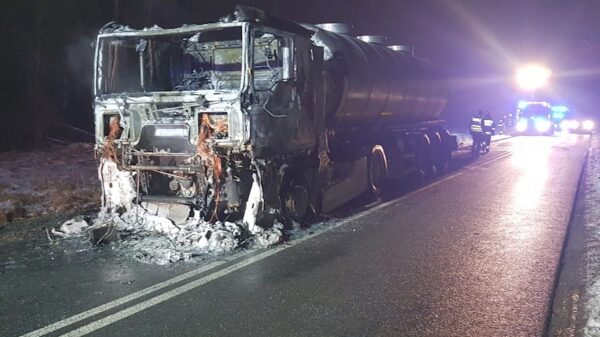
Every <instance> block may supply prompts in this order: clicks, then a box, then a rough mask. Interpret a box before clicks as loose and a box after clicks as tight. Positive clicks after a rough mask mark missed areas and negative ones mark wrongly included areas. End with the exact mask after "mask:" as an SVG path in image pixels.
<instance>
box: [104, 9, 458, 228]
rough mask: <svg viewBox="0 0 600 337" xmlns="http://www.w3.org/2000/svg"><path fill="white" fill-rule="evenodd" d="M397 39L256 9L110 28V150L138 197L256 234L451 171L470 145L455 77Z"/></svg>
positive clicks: (106, 70) (106, 82) (106, 113)
mask: <svg viewBox="0 0 600 337" xmlns="http://www.w3.org/2000/svg"><path fill="white" fill-rule="evenodd" d="M384 42H385V39H383V38H382V37H378V36H360V37H354V36H353V35H352V32H351V29H350V26H349V25H345V24H339V23H329V24H320V25H307V24H298V23H295V22H292V21H287V20H283V19H280V18H276V17H272V16H269V15H267V14H265V13H264V12H262V11H260V10H257V9H253V8H248V7H238V8H237V11H236V12H235V15H234V16H231V17H227V18H225V19H224V20H222V21H221V22H217V23H209V24H203V25H186V26H182V27H180V28H174V29H161V28H157V27H154V28H148V29H143V30H134V29H131V28H129V27H126V26H120V25H115V24H110V25H108V26H106V27H104V28H103V29H102V30H101V32H100V34H99V35H98V38H97V42H96V57H95V85H94V88H95V101H94V103H95V124H96V140H97V143H96V151H97V154H98V156H99V158H104V160H110V161H112V162H115V163H116V164H117V167H118V170H119V172H126V173H128V174H130V178H128V180H129V181H130V182H131V183H132V184H133V190H134V191H135V193H134V195H133V200H132V202H135V203H159V204H166V205H184V206H185V207H188V212H189V209H197V210H201V212H202V215H203V216H204V218H205V219H207V220H220V219H225V218H227V219H235V218H239V219H243V221H244V222H246V223H247V224H248V225H249V226H250V227H252V225H253V224H255V223H257V222H260V219H261V218H262V217H263V216H264V215H265V214H273V213H281V214H283V215H285V216H288V217H291V218H293V219H296V220H299V221H302V220H303V219H305V218H306V217H307V215H309V214H311V213H327V212H330V211H332V210H334V209H335V208H337V207H339V206H340V205H342V204H344V203H346V202H348V201H350V200H352V199H353V198H356V197H357V196H359V195H361V194H364V193H371V194H375V195H376V194H378V193H381V191H382V190H383V189H384V188H385V187H386V182H387V181H388V180H389V179H399V178H405V177H413V178H419V179H420V178H426V177H428V176H432V175H434V174H436V173H441V172H444V171H445V170H446V169H447V168H448V165H449V162H450V159H451V152H452V151H453V150H455V149H456V147H457V142H456V137H455V136H453V135H450V134H449V133H448V132H447V131H446V129H445V128H444V125H443V122H442V121H441V120H439V116H440V113H441V112H442V110H443V108H444V106H445V104H446V96H447V95H446V89H447V88H446V81H445V78H444V76H443V74H442V72H441V71H440V70H439V69H438V68H437V67H435V66H434V65H433V64H432V63H431V62H429V61H427V60H425V59H423V58H421V57H418V56H415V55H414V54H413V51H412V49H411V48H407V47H404V46H386V45H385V44H384ZM103 180H104V182H103V186H104V188H105V194H106V191H107V190H109V189H110V188H113V186H114V184H112V182H108V181H107V179H103ZM106 201H107V200H105V203H106ZM117 206H118V205H112V204H110V202H109V203H107V204H106V207H109V208H110V207H113V208H114V207H117Z"/></svg>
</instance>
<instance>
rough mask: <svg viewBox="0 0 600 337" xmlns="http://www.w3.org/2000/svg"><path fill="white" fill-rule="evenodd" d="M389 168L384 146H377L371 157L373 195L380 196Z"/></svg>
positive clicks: (370, 189) (370, 185)
mask: <svg viewBox="0 0 600 337" xmlns="http://www.w3.org/2000/svg"><path fill="white" fill-rule="evenodd" d="M387 172H388V166H387V159H386V157H385V152H384V151H383V146H381V145H375V146H373V149H371V155H370V156H369V176H368V178H369V191H370V193H371V194H372V195H375V196H378V195H379V194H381V191H382V190H383V186H385V181H386V178H387Z"/></svg>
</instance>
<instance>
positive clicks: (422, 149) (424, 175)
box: [415, 134, 434, 181]
mask: <svg viewBox="0 0 600 337" xmlns="http://www.w3.org/2000/svg"><path fill="white" fill-rule="evenodd" d="M416 137H417V139H416V141H415V142H416V144H415V147H416V159H417V175H418V178H419V179H420V180H421V181H427V180H429V179H431V177H433V173H434V167H433V162H432V160H431V155H432V151H431V140H430V139H429V137H428V136H427V134H422V135H418V136H416Z"/></svg>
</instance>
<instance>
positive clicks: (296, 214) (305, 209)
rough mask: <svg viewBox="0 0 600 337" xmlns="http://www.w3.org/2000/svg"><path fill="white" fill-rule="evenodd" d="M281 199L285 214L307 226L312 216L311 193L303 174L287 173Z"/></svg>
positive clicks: (282, 185) (283, 182)
mask: <svg viewBox="0 0 600 337" xmlns="http://www.w3.org/2000/svg"><path fill="white" fill-rule="evenodd" d="M280 197H281V204H282V206H283V207H282V211H283V214H284V215H285V216H287V217H289V218H291V219H293V220H295V221H297V222H299V223H300V224H301V225H305V222H306V221H308V218H309V215H310V214H311V212H310V210H311V207H310V191H309V187H308V183H307V182H306V179H305V178H304V176H303V175H302V174H301V173H292V172H288V173H286V175H285V176H284V178H283V181H282V184H281V190H280Z"/></svg>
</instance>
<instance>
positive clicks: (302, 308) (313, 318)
mask: <svg viewBox="0 0 600 337" xmlns="http://www.w3.org/2000/svg"><path fill="white" fill-rule="evenodd" d="M586 149H587V140H586V139H584V137H581V136H574V137H567V138H559V137H554V138H551V137H518V138H513V139H509V140H505V141H502V142H499V143H497V144H495V149H494V150H493V151H492V152H491V153H490V154H489V155H487V156H486V157H484V158H483V159H481V160H480V161H479V162H476V163H474V164H472V165H471V166H469V167H467V168H465V169H462V170H460V171H459V172H457V173H455V174H452V175H450V176H448V177H446V178H443V179H442V180H440V181H438V182H436V183H434V184H432V185H430V186H429V187H426V188H424V189H421V190H418V191H415V192H413V193H410V194H408V195H406V196H404V197H402V198H399V199H397V200H394V201H391V202H388V203H385V204H382V205H379V206H377V207H374V208H372V209H370V210H368V211H366V212H365V213H364V214H361V215H360V216H355V217H352V218H350V219H347V220H346V221H344V222H340V223H339V224H338V225H336V226H335V228H333V229H331V230H329V231H327V232H324V233H322V234H319V235H315V236H314V237H310V236H309V237H307V238H306V239H303V240H298V241H297V242H295V243H294V242H292V243H291V244H289V245H283V246H279V247H277V248H274V249H270V250H267V251H266V252H244V253H243V254H241V255H240V256H239V258H237V259H236V256H231V257H229V258H230V259H231V260H230V261H225V262H223V264H221V265H219V266H216V267H214V268H212V269H210V270H200V271H197V272H194V270H196V269H198V268H199V265H181V266H171V267H159V266H146V265H139V264H137V265H136V264H133V265H132V264H131V262H123V261H121V260H119V259H117V260H114V258H113V257H112V255H111V252H110V251H104V252H103V251H100V252H97V253H96V254H93V255H91V257H89V258H88V260H86V259H85V258H83V259H82V258H81V257H78V258H76V259H75V260H76V261H75V263H70V264H67V262H69V259H68V258H67V257H65V254H59V255H60V257H59V258H57V259H55V260H53V261H52V262H49V263H46V261H45V260H44V259H43V258H41V257H40V258H39V262H38V263H29V264H24V265H22V266H21V265H20V264H19V263H15V266H14V267H11V268H9V269H7V268H6V267H4V269H3V270H2V273H1V274H0V296H2V297H1V298H0V299H1V302H2V303H0V304H1V306H0V321H1V322H2V327H1V328H0V329H1V330H0V334H2V335H4V334H6V335H9V336H10V335H20V334H23V333H26V332H29V331H33V330H35V329H38V328H43V329H44V327H46V326H47V325H49V324H51V323H54V322H57V321H60V320H63V319H65V318H69V317H72V315H75V314H78V313H80V312H82V311H84V310H87V309H90V308H93V307H95V306H97V305H100V304H104V303H107V302H109V301H111V300H113V299H118V298H121V296H125V295H127V294H131V293H132V292H134V291H137V290H141V289H144V288H146V287H148V286H151V285H153V284H157V283H158V284H160V285H161V287H162V288H161V289H157V290H156V291H154V292H145V293H141V294H139V296H138V297H136V298H133V299H132V300H131V301H128V302H118V303H114V305H111V306H109V307H107V308H106V309H107V310H106V311H102V312H98V314H96V315H93V314H94V313H91V314H90V315H89V317H87V316H80V317H78V318H79V319H80V320H77V319H75V320H73V321H72V322H73V324H71V325H68V326H67V325H66V324H67V323H69V322H67V323H65V326H64V327H62V326H60V327H58V328H57V329H55V330H53V329H47V330H40V331H39V334H37V335H45V334H43V333H45V332H49V334H48V335H61V334H64V333H69V334H68V335H69V336H79V335H84V334H88V333H89V334H90V335H94V336H199V335H202V336H225V335H227V336H246V335H247V336H256V335H261V336H356V335H361V336H364V335H373V336H387V335H397V336H540V335H541V334H542V333H543V331H544V327H545V324H546V323H547V317H548V314H549V308H550V305H551V296H552V291H553V286H554V280H555V276H556V272H557V266H558V263H559V259H560V253H561V248H562V245H563V240H564V236H565V233H566V230H567V226H568V221H569V217H570V214H571V209H572V205H573V201H574V197H575V193H576V190H577V183H578V179H579V176H580V173H581V169H582V165H583V162H584V157H585V152H586ZM86 256H87V255H86ZM204 265H206V263H205V264H204ZM190 271H191V273H192V275H191V276H189V277H188V278H185V279H181V280H175V281H173V282H172V283H169V284H165V283H160V282H164V281H167V280H169V279H171V278H172V277H174V276H177V275H184V276H185V275H186V274H183V273H185V272H190ZM45 275H48V277H45ZM184 276H182V278H183V277H184ZM127 280H131V281H132V282H131V283H127V282H128V281H127ZM59 281H60V282H59ZM177 281H178V282H177ZM2 330H4V331H2Z"/></svg>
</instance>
